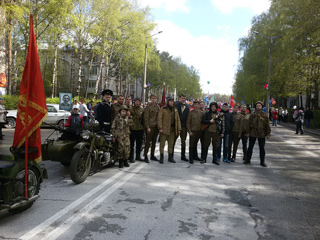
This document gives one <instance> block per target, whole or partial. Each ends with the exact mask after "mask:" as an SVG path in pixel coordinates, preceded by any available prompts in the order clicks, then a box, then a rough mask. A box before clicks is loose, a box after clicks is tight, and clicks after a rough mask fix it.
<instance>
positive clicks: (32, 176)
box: [9, 167, 40, 213]
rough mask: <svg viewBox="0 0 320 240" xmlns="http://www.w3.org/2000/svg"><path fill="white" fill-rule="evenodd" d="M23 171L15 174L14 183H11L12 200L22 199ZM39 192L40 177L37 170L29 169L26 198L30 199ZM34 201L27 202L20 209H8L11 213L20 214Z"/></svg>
mask: <svg viewBox="0 0 320 240" xmlns="http://www.w3.org/2000/svg"><path fill="white" fill-rule="evenodd" d="M24 173H25V170H24V169H23V170H21V171H20V172H18V173H17V175H16V177H15V181H14V182H13V199H19V198H23V197H24V175H25V174H24ZM39 190H40V176H39V173H38V171H37V170H35V169H34V168H33V167H31V168H30V169H29V170H28V197H29V198H31V197H33V196H35V195H37V194H38V193H39ZM33 203H34V201H32V202H29V203H27V204H25V205H23V206H21V207H17V208H14V209H10V210H9V211H10V212H12V213H20V212H22V211H24V210H27V209H28V208H30V207H31V206H32V204H33Z"/></svg>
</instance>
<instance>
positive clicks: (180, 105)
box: [175, 93, 190, 161]
mask: <svg viewBox="0 0 320 240" xmlns="http://www.w3.org/2000/svg"><path fill="white" fill-rule="evenodd" d="M175 107H176V109H177V110H178V113H179V117H180V121H181V133H180V139H181V160H183V161H189V159H187V157H186V138H187V119H188V114H189V111H190V109H189V106H188V105H187V104H186V96H185V95H184V94H183V93H181V94H180V96H179V101H178V102H176V103H175Z"/></svg>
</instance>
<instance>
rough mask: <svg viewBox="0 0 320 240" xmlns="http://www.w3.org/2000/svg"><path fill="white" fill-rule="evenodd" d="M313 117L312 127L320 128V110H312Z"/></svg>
mask: <svg viewBox="0 0 320 240" xmlns="http://www.w3.org/2000/svg"><path fill="white" fill-rule="evenodd" d="M312 112H313V119H311V122H310V127H311V128H320V110H319V109H317V110H312Z"/></svg>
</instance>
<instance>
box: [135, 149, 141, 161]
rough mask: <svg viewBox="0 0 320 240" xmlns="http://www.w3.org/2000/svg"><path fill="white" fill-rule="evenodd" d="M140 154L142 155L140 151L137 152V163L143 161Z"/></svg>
mask: <svg viewBox="0 0 320 240" xmlns="http://www.w3.org/2000/svg"><path fill="white" fill-rule="evenodd" d="M140 153H141V152H140V151H136V160H137V161H142V159H141V156H140Z"/></svg>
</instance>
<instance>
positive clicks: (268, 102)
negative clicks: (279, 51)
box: [253, 31, 281, 114]
mask: <svg viewBox="0 0 320 240" xmlns="http://www.w3.org/2000/svg"><path fill="white" fill-rule="evenodd" d="M253 33H254V34H257V35H260V36H262V37H265V38H267V39H269V40H270V47H269V71H268V88H267V113H268V114H269V109H270V85H271V61H272V45H273V39H275V38H280V37H281V36H276V37H269V36H266V35H263V34H261V33H259V32H257V31H254V32H253Z"/></svg>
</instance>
